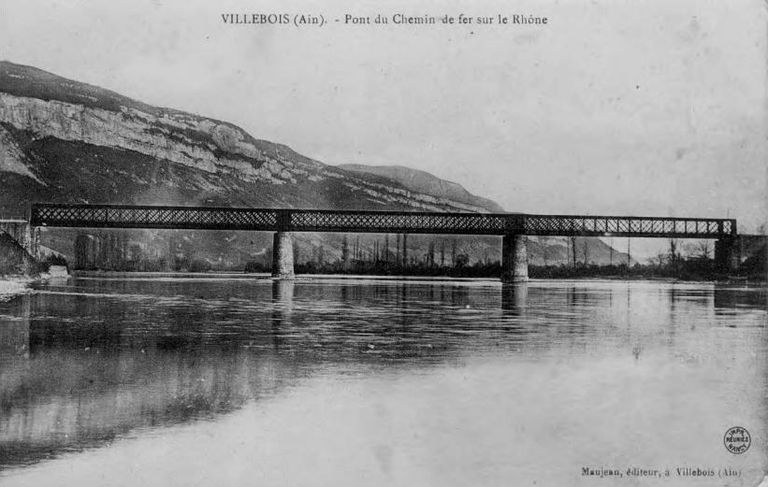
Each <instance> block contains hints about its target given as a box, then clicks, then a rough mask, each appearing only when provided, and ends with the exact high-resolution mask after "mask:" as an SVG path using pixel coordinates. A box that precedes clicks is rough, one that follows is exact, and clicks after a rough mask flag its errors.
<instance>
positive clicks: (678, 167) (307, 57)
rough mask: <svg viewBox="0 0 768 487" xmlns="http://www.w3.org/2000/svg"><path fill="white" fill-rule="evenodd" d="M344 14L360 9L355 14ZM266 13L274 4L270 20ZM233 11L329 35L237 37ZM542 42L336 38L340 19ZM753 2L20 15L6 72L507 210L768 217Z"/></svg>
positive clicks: (760, 38)
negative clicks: (89, 89) (40, 76)
mask: <svg viewBox="0 0 768 487" xmlns="http://www.w3.org/2000/svg"><path fill="white" fill-rule="evenodd" d="M345 4H347V5H349V6H346V7H345V6H344V5H345ZM270 5H271V6H270ZM228 12H237V13H258V12H286V13H290V14H293V13H299V12H307V13H322V14H323V15H324V16H325V17H326V20H327V21H330V23H329V25H326V26H325V27H322V28H304V29H296V28H293V27H286V26H277V27H270V26H253V25H247V26H242V25H240V26H234V25H227V24H225V23H223V22H222V20H221V14H222V13H228ZM399 12H402V13H405V14H408V15H422V14H429V15H434V16H439V15H441V14H443V13H448V14H451V15H458V14H459V13H462V12H463V13H465V14H469V15H472V16H478V15H495V14H497V13H502V14H505V15H511V14H514V13H524V14H528V13H530V14H533V15H540V16H547V17H548V18H549V24H548V25H547V26H543V27H542V26H485V27H482V26H466V27H460V26H431V27H426V28H425V27H413V26H395V25H389V26H387V27H377V26H345V25H342V24H337V23H335V22H333V19H334V18H340V17H343V15H344V13H350V14H354V15H371V16H373V15H375V14H376V13H382V14H385V15H387V16H391V15H392V14H395V13H399ZM766 52H767V50H766V6H765V4H764V3H763V1H762V0H728V1H727V2H726V1H722V0H717V1H712V0H666V1H662V0H654V1H642V0H632V1H621V0H611V1H589V0H561V1H557V0H537V1H535V2H534V1H514V2H509V1H506V2H496V3H494V2H489V1H476V0H475V1H471V2H469V1H466V2H456V1H447V2H445V1H441V2H437V1H422V0H417V1H413V0H409V1H407V2H406V1H398V0H395V1H392V0H387V1H383V0H382V1H379V2H371V1H368V2H354V3H353V2H341V1H332V2H311V1H287V2H285V1H283V2H276V1H275V2H271V3H270V2H267V1H260V2H248V1H244V0H240V1H233V0H230V1H229V2H200V1H184V2H182V1H178V2H175V1H174V2H170V1H165V0H145V1H131V2H128V1H126V2H116V1H98V2H97V1H73V0H67V1H66V2H57V1H30V0H24V1H21V0H19V1H9V0H6V1H5V2H3V4H2V7H0V58H3V59H7V60H10V61H14V62H17V63H22V64H31V65H34V66H37V67H40V68H43V69H46V70H49V71H53V72H55V73H57V74H60V75H63V76H66V77H69V78H74V79H77V80H81V81H85V82H89V83H92V84H96V85H99V86H103V87H106V88H109V89H112V90H115V91H117V92H120V93H122V94H125V95H128V96H131V97H133V98H137V99H139V100H142V101H146V102H148V103H150V104H156V105H162V106H169V107H174V108H178V109H182V110H187V111H191V112H195V113H198V114H201V115H206V116H211V117H215V118H219V119H223V120H227V121H231V122H233V123H236V124H238V125H240V126H242V127H243V128H245V129H246V130H247V131H248V132H250V133H251V134H252V135H254V136H255V137H257V138H263V139H268V140H272V141H276V142H282V143H285V144H288V145H290V146H292V147H293V148H294V149H296V150H297V151H299V152H301V153H303V154H305V155H307V156H310V157H313V158H315V159H318V160H320V161H322V162H325V163H328V164H339V163H362V164H399V165H406V166H410V167H414V168H418V169H423V170H426V171H429V172H432V173H434V174H436V175H438V176H440V177H443V178H446V179H449V180H453V181H456V182H459V183H461V184H463V185H464V186H465V187H466V188H467V189H469V190H470V191H472V192H474V193H476V194H479V195H482V196H486V197H489V198H492V199H494V200H495V201H497V202H499V203H500V204H501V205H502V206H503V207H504V208H505V209H507V210H509V211H523V212H531V213H602V214H640V215H644V214H647V215H660V216H712V217H725V216H730V217H736V218H738V219H739V222H740V225H741V227H742V229H744V230H747V231H754V230H755V229H756V227H757V225H758V224H759V223H760V222H761V221H764V220H765V219H766V206H767V205H766V180H767V179H768V169H767V168H766V166H767V165H766V150H765V134H766V123H765V114H766V102H765V101H766Z"/></svg>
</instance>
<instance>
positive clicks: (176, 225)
mask: <svg viewBox="0 0 768 487" xmlns="http://www.w3.org/2000/svg"><path fill="white" fill-rule="evenodd" d="M31 224H32V225H34V226H47V227H81V228H166V229H198V230H258V231H288V232H344V233H353V232H357V233H425V234H427V233H431V234H468V235H506V234H524V235H551V236H591V237H602V236H628V237H661V238H721V237H725V236H729V235H736V220H733V219H717V218H665V217H636V216H593V215H589V216H586V215H531V214H521V213H435V212H408V211H356V210H309V209H290V210H283V209H270V208H210V207H183V206H130V205H67V204H34V205H32V211H31Z"/></svg>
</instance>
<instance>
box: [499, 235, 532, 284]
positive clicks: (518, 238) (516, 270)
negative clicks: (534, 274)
mask: <svg viewBox="0 0 768 487" xmlns="http://www.w3.org/2000/svg"><path fill="white" fill-rule="evenodd" d="M501 280H502V282H525V281H527V280H528V241H527V237H526V236H525V235H521V234H508V235H504V236H503V237H502V241H501Z"/></svg>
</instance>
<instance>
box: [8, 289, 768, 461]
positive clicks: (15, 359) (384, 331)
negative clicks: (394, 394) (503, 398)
mask: <svg viewBox="0 0 768 487" xmlns="http://www.w3.org/2000/svg"><path fill="white" fill-rule="evenodd" d="M765 296H766V295H765V290H754V289H751V290H748V291H744V290H740V289H733V288H719V287H713V286H709V285H704V286H684V285H683V286H680V285H670V284H653V283H632V284H630V283H623V282H620V283H611V282H591V283H590V282H572V283H529V284H516V285H500V284H497V283H488V282H480V283H478V282H469V283H460V282H434V283H431V282H398V281H348V280H337V281H334V280H324V281H313V280H307V281H301V280H299V281H226V280H222V281H208V282H206V281H195V280H189V281H178V280H167V281H158V280H144V281H142V280H108V279H85V280H75V281H73V282H71V283H69V284H66V285H58V286H44V287H41V288H40V289H39V290H38V292H37V293H35V294H28V295H22V296H19V297H18V298H16V299H13V300H11V301H9V302H7V303H0V354H1V355H0V357H2V361H1V362H0V367H2V368H0V413H1V414H0V469H2V468H9V467H14V466H21V465H28V464H32V463H36V462H39V461H40V460H43V459H46V458H51V457H55V456H57V455H59V454H60V453H62V452H68V451H82V450H84V449H87V448H92V447H96V446H100V445H106V444H108V443H109V442H110V441H112V440H113V439H115V438H117V437H121V436H125V435H128V434H131V435H141V434H143V433H142V432H144V431H158V430H161V429H162V428H165V427H168V426H169V425H174V424H179V423H185V422H190V421H193V420H200V419H209V420H215V419H216V418H219V417H222V416H226V415H228V414H229V413H232V412H233V411H235V410H237V409H240V408H242V407H244V406H245V405H246V404H248V403H253V402H256V401H259V400H261V399H264V398H272V397H278V396H282V395H284V394H285V393H286V391H289V390H290V389H292V388H297V387H301V386H302V384H303V383H304V382H305V381H307V380H309V379H310V378H313V377H317V376H318V375H320V376H323V375H325V376H329V377H338V376H344V375H347V374H352V375H354V376H361V375H362V376H371V377H374V376H377V375H378V374H396V375H397V376H398V377H401V376H402V377H408V376H410V375H414V374H415V375H418V374H423V373H425V371H428V370H430V369H436V368H440V367H445V366H450V367H457V366H458V367H465V366H466V362H467V361H468V360H475V359H477V358H481V357H487V358H488V359H490V358H501V359H503V360H505V361H509V360H518V359H519V360H521V361H523V362H524V363H528V362H530V361H534V362H541V363H547V362H548V361H554V362H552V363H557V361H563V360H572V361H578V362H579V363H581V362H580V361H584V360H587V361H589V360H595V362H596V363H600V361H604V360H606V359H607V358H608V357H618V359H619V360H621V358H622V357H632V360H633V361H635V362H636V363H638V362H644V363H648V364H649V365H647V366H648V367H656V366H657V362H658V363H661V364H662V369H663V368H664V367H670V366H675V365H676V364H678V363H684V364H686V366H692V367H709V365H708V362H711V361H718V360H721V359H723V356H722V355H720V356H718V355H716V354H717V353H719V354H723V353H724V350H730V349H732V347H737V348H738V347H741V349H742V350H756V351H757V350H759V351H765V337H764V335H763V334H762V332H760V333H757V332H754V330H758V329H760V328H761V327H763V326H764V324H765V306H764V304H765ZM681 324H685V325H688V324H691V325H690V326H681ZM729 327H730V328H736V329H737V331H738V333H732V334H728V335H722V336H721V334H719V332H718V330H719V329H722V328H729ZM697 328H698V329H697ZM699 329H701V330H703V331H700V330H699ZM713 337H714V338H713ZM708 354H710V355H708ZM591 357H597V358H594V359H593V358H591ZM727 360H728V364H729V367H731V368H732V370H733V369H734V368H735V370H738V371H740V372H739V373H740V374H741V378H740V379H738V380H739V381H741V382H743V381H745V380H749V379H750V377H753V376H755V373H756V369H755V367H762V369H760V368H758V369H757V372H758V373H759V371H760V370H763V371H764V370H766V369H765V364H764V363H761V362H758V360H759V359H757V358H755V356H754V355H750V356H741V355H739V356H736V357H731V356H728V357H727ZM587 363H589V362H587ZM715 365H719V362H718V363H717V364H715ZM590 366H592V365H590ZM595 366H596V367H597V366H598V365H595ZM547 367H549V366H547ZM715 370H717V369H715ZM516 373H517V372H516V368H515V367H511V368H510V369H509V371H508V374H509V375H510V377H514V375H515V374H516ZM726 373H728V374H730V373H731V371H726ZM728 377H731V376H730V375H729V376H728ZM741 382H740V383H741ZM693 386H697V387H698V386H701V387H702V389H701V390H699V389H693V392H691V394H694V393H695V394H704V393H709V392H708V391H706V392H703V391H704V388H703V385H701V384H693V385H692V387H693ZM765 391H768V387H766V384H765V383H764V379H763V383H762V385H761V386H759V387H758V390H757V391H754V392H752V393H751V394H753V395H754V397H756V398H758V399H757V400H759V398H760V397H761V396H760V394H764V393H765ZM750 397H752V396H750ZM563 400H564V401H566V402H567V400H568V398H567V397H565V398H563ZM756 404H759V402H758V403H756ZM760 408H762V406H760ZM750 414H752V415H753V417H754V416H755V415H756V416H758V417H763V418H765V417H766V416H765V411H764V410H763V409H759V410H755V411H753V412H751V413H750ZM753 422H754V421H753Z"/></svg>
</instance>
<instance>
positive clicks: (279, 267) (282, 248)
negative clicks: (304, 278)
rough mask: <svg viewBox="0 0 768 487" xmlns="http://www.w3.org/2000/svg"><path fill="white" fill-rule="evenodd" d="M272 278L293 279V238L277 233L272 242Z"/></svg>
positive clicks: (284, 233) (285, 233) (287, 234)
mask: <svg viewBox="0 0 768 487" xmlns="http://www.w3.org/2000/svg"><path fill="white" fill-rule="evenodd" d="M272 277H275V278H277V279H293V278H294V277H295V276H294V272H293V236H292V235H291V233H290V232H276V233H275V236H274V237H273V240H272Z"/></svg>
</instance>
